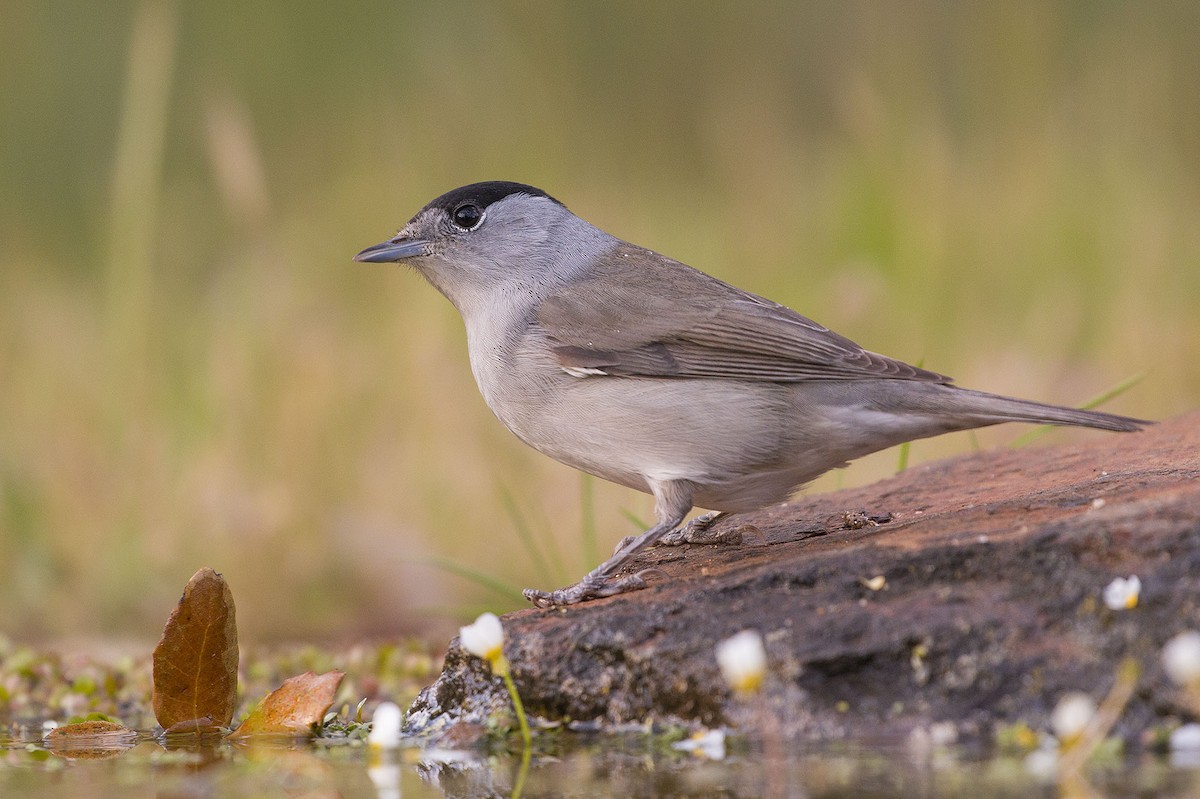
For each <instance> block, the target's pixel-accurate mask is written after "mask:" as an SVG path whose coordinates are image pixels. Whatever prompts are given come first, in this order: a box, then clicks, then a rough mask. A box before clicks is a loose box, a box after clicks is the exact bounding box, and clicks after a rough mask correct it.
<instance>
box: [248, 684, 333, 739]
mask: <svg viewBox="0 0 1200 799" xmlns="http://www.w3.org/2000/svg"><path fill="white" fill-rule="evenodd" d="M344 676H346V675H345V674H343V673H342V672H340V671H330V672H326V673H325V674H313V673H312V672H311V671H306V672H304V673H303V674H300V675H297V676H295V677H290V678H288V679H287V680H284V682H283V685H281V686H279V687H278V688H276V689H275V690H274V691H272V692H271V693H269V694H267V696H266V698H265V699H263V701H262V702H260V703H259V704H258V707H256V708H254V711H253V712H251V713H250V715H249V716H247V717H246V720H245V721H243V722H242V724H241V726H240V727H238V728H237V729H236V730H234V731H233V733H231V734H230V736H229V737H230V738H244V737H246V736H249V735H309V734H311V733H312V727H313V725H314V724H319V723H320V722H321V720H322V719H324V718H325V713H326V712H328V711H329V707H330V706H331V705H332V704H333V697H334V695H335V694H337V689H338V686H339V685H341V683H342V677H344Z"/></svg>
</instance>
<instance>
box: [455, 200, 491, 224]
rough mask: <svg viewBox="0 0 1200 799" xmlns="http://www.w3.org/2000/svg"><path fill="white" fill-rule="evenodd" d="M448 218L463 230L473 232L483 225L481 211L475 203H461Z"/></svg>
mask: <svg viewBox="0 0 1200 799" xmlns="http://www.w3.org/2000/svg"><path fill="white" fill-rule="evenodd" d="M450 218H451V219H453V220H454V224H456V225H458V226H459V227H460V228H462V229H463V230H474V229H475V228H477V227H479V226H480V224H482V223H483V210H482V209H481V208H480V207H479V206H478V205H476V204H475V203H463V204H462V205H460V206H458V207H457V208H455V209H454V213H453V214H451V215H450Z"/></svg>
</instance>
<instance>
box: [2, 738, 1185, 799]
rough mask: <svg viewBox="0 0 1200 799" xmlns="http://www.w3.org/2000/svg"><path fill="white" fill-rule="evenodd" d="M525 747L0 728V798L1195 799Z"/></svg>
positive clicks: (890, 770)
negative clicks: (92, 742)
mask: <svg viewBox="0 0 1200 799" xmlns="http://www.w3.org/2000/svg"><path fill="white" fill-rule="evenodd" d="M557 745H558V748H557V749H556V751H555V752H554V753H543V752H536V753H534V754H532V755H531V756H530V757H529V758H528V760H527V762H523V761H522V758H521V756H520V755H517V754H513V755H509V754H501V755H497V754H485V753H480V752H452V751H441V750H430V749H420V748H401V749H396V750H391V751H388V752H383V753H379V752H373V751H371V750H369V749H368V748H367V747H365V746H362V745H358V744H356V745H348V744H330V743H324V742H321V741H315V742H311V743H310V742H294V741H289V742H278V741H277V742H266V743H256V744H249V745H243V744H232V743H228V742H221V741H216V742H213V743H212V744H208V745H197V743H196V741H195V739H194V738H184V739H182V740H180V741H175V742H168V743H164V742H162V741H160V740H156V739H155V738H154V737H153V736H151V735H149V734H142V735H140V736H139V739H138V741H137V742H136V743H133V744H132V745H130V746H127V747H116V748H108V749H88V750H83V751H72V752H55V751H52V750H50V749H48V748H47V747H46V746H45V745H44V743H43V742H42V740H41V729H40V727H12V728H8V729H6V730H4V731H2V732H0V796H3V797H33V796H51V795H52V796H55V797H75V796H80V797H84V796H86V797H99V796H102V797H117V796H125V797H140V796H154V797H209V796H214V797H215V796H238V797H255V796H289V797H371V796H378V797H379V799H398V797H401V796H403V797H410V799H411V797H499V796H514V795H517V791H518V790H519V792H520V793H519V795H521V796H525V797H550V796H553V797H590V796H635V797H641V796H645V797H709V796H721V797H760V796H786V797H808V798H809V799H818V798H820V797H961V796H966V795H969V796H971V797H972V799H989V797H1039V796H1045V797H1055V796H1080V797H1092V796H1094V797H1126V796H1129V797H1134V796H1137V797H1149V796H1155V797H1196V796H1200V763H1190V764H1189V763H1186V762H1183V761H1181V760H1179V759H1176V760H1175V761H1174V762H1172V760H1171V759H1170V758H1167V757H1165V756H1151V755H1147V756H1144V757H1140V758H1137V759H1127V760H1124V761H1120V762H1115V763H1110V764H1108V765H1106V766H1103V767H1100V766H1098V767H1095V768H1092V769H1089V770H1088V772H1087V774H1086V781H1075V782H1073V783H1070V784H1066V785H1059V784H1056V782H1055V779H1054V778H1053V776H1043V777H1037V776H1035V775H1033V774H1031V773H1030V770H1029V769H1028V768H1027V767H1026V765H1025V762H1024V760H1023V759H1022V758H1020V757H990V758H979V757H975V756H972V755H971V754H970V753H968V752H966V751H964V750H961V749H957V748H934V749H928V748H920V749H915V748H913V747H911V746H907V745H904V744H896V745H880V746H871V747H866V746H856V745H846V744H838V745H829V746H809V747H803V748H794V749H792V750H791V751H789V752H787V753H786V754H784V755H781V756H778V757H776V758H765V757H763V756H762V754H761V753H759V752H756V751H753V750H749V749H746V748H744V747H739V745H738V742H737V741H731V742H730V751H729V753H728V754H726V756H725V757H723V758H722V759H719V760H713V759H708V758H705V757H701V756H698V755H696V754H690V753H686V752H679V751H675V750H672V749H671V748H670V747H668V746H665V745H664V744H663V743H662V741H661V740H658V739H655V738H653V737H647V736H632V737H629V736H622V737H617V736H612V737H604V738H591V739H571V740H569V741H559V742H558V744H557Z"/></svg>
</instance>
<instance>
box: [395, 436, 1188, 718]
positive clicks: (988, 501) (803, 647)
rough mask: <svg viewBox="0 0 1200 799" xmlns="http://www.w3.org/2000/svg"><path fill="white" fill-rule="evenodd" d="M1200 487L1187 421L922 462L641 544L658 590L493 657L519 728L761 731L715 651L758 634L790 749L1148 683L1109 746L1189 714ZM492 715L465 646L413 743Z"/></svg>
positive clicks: (483, 677) (1033, 713)
mask: <svg viewBox="0 0 1200 799" xmlns="http://www.w3.org/2000/svg"><path fill="white" fill-rule="evenodd" d="M1197 477H1200V413H1193V414H1190V415H1188V416H1185V417H1182V418H1178V419H1175V420H1172V421H1170V422H1164V423H1162V424H1159V425H1156V426H1154V427H1152V428H1150V429H1148V430H1146V431H1144V432H1141V433H1136V434H1126V435H1096V436H1094V437H1089V438H1088V439H1087V441H1086V443H1083V444H1072V445H1066V446H1058V447H1048V448H1041V447H1030V448H1025V449H1015V450H1014V449H1002V450H997V451H993V452H987V453H981V454H977V455H972V456H967V457H961V458H957V459H953V460H948V461H943V462H938V463H932V464H927V465H924V466H920V467H917V468H913V469H910V470H908V471H906V472H905V473H903V474H901V475H898V476H896V477H894V478H891V479H889V480H884V481H881V482H879V483H877V484H875V485H871V486H867V487H865V488H860V489H853V490H847V491H840V492H837V493H833V494H824V495H820V496H814V497H806V498H801V499H799V500H797V501H795V502H792V503H790V504H787V505H781V506H778V507H774V508H770V509H767V510H763V511H759V512H755V513H748V514H741V515H739V516H735V517H730V518H727V519H725V520H723V521H722V522H721V523H720V524H725V525H730V526H739V525H747V524H749V525H753V526H754V527H755V528H757V529H758V531H761V537H760V536H759V535H753V536H749V535H748V536H746V543H744V544H742V545H740V546H736V547H709V546H699V547H681V548H657V549H654V550H651V551H650V552H649V553H647V554H646V555H644V556H643V557H642V558H641V559H640V560H639V562H638V563H637V564H636V566H635V568H637V569H641V568H646V567H648V566H655V567H657V568H658V569H661V570H662V572H663V573H664V574H665V578H660V579H658V580H656V581H655V583H656V584H655V585H654V586H652V587H651V588H649V589H646V590H643V591H637V592H634V593H630V594H625V595H622V596H617V597H612V598H608V599H603V600H596V601H592V602H587V603H584V604H581V605H577V606H573V607H569V608H566V609H561V610H551V611H541V610H532V609H531V610H524V611H519V612H515V613H511V614H509V615H508V616H506V617H505V618H504V624H505V630H506V633H507V636H508V643H507V644H506V647H505V649H506V652H507V654H508V657H509V659H510V660H511V661H512V666H513V676H514V678H515V680H516V683H517V686H518V688H519V690H520V692H521V695H522V697H523V699H524V701H525V708H526V710H527V711H528V712H529V713H530V714H531V715H535V716H540V717H543V718H545V719H548V720H554V721H565V720H576V721H597V722H599V723H601V724H602V725H619V724H626V723H637V724H641V723H644V722H646V721H648V720H655V721H664V722H669V723H682V724H685V725H695V724H703V725H707V726H715V725H720V724H732V725H734V726H746V727H752V726H754V725H756V724H759V723H760V722H761V721H762V716H761V715H760V714H761V711H762V708H763V705H762V704H759V705H758V706H757V707H751V706H750V705H751V704H754V703H748V702H746V701H744V700H738V699H735V698H734V697H733V696H732V695H731V694H730V692H729V691H728V690H727V688H726V687H725V685H724V684H723V683H722V681H721V677H720V674H719V672H718V670H717V665H716V661H715V659H714V654H713V652H714V646H715V644H716V643H717V642H718V641H720V640H721V639H723V638H726V637H728V636H730V635H732V634H733V633H735V632H737V631H739V630H742V629H744V628H748V627H749V628H754V629H757V630H759V631H760V632H761V633H762V634H763V637H764V638H765V640H766V649H767V656H768V662H769V670H770V675H769V677H768V680H767V683H766V686H765V688H764V692H763V701H764V702H765V706H766V707H767V708H768V709H769V710H770V712H771V713H772V714H773V716H774V717H775V719H776V720H777V722H778V724H779V725H780V728H781V729H782V730H783V732H784V733H785V734H786V735H788V736H790V737H799V738H827V737H842V736H846V737H874V736H879V735H891V734H896V733H906V732H909V731H911V730H912V729H914V728H916V727H922V726H926V725H929V724H931V723H936V722H942V721H949V722H952V723H954V725H955V726H956V727H957V729H958V730H959V732H960V733H962V734H966V735H968V736H971V735H987V734H990V732H991V730H992V728H993V725H996V724H998V723H1004V722H1016V721H1024V722H1026V723H1029V724H1030V725H1032V726H1034V727H1040V728H1045V727H1046V725H1047V719H1048V717H1049V713H1050V711H1051V709H1052V708H1053V707H1054V704H1055V702H1056V701H1057V699H1058V697H1059V696H1060V695H1061V694H1062V693H1064V692H1066V691H1084V692H1087V693H1089V694H1091V695H1092V696H1093V697H1095V698H1096V699H1097V700H1099V699H1101V698H1102V697H1103V696H1104V695H1105V693H1106V692H1107V691H1108V689H1109V687H1110V686H1111V685H1112V682H1113V678H1114V676H1115V674H1116V670H1117V664H1118V663H1119V662H1120V661H1121V660H1122V658H1125V657H1133V658H1135V659H1136V660H1137V661H1138V662H1139V663H1140V664H1141V666H1142V675H1141V678H1140V682H1139V685H1138V690H1137V691H1136V692H1135V695H1134V697H1133V700H1132V701H1131V702H1130V704H1129V706H1128V707H1127V708H1126V709H1125V712H1124V714H1123V715H1122V717H1121V721H1120V722H1119V724H1118V727H1117V731H1118V732H1121V733H1124V734H1125V735H1126V736H1127V737H1132V738H1133V739H1136V735H1137V734H1138V733H1140V732H1142V731H1144V730H1146V729H1147V728H1150V727H1152V726H1155V725H1157V724H1161V723H1164V721H1165V720H1166V718H1167V717H1168V716H1171V715H1176V716H1180V715H1186V712H1185V710H1184V708H1183V707H1182V706H1181V705H1180V704H1179V700H1180V697H1179V696H1178V695H1177V693H1176V692H1175V690H1174V689H1173V687H1172V686H1171V685H1170V684H1169V681H1168V680H1167V679H1166V677H1165V675H1164V674H1163V672H1162V669H1161V666H1160V664H1159V652H1160V650H1161V648H1162V645H1163V643H1164V642H1165V641H1166V640H1167V639H1168V638H1170V637H1171V636H1172V635H1174V634H1175V633H1177V632H1179V631H1180V630H1183V629H1187V628H1189V627H1200V480H1197ZM887 514H891V518H890V520H887V519H888V516H887ZM864 519H865V520H866V522H865V523H863V524H860V523H859V522H860V521H862V520H864ZM873 519H874V520H884V521H881V522H880V521H875V522H872V520H873ZM1130 574H1136V575H1138V576H1139V577H1140V578H1141V580H1142V586H1143V588H1142V594H1141V601H1140V603H1139V604H1138V606H1137V607H1136V608H1135V609H1132V610H1124V611H1111V610H1109V609H1107V608H1106V607H1105V605H1104V603H1103V600H1102V599H1101V592H1102V591H1103V589H1104V587H1105V586H1106V585H1107V584H1108V583H1109V582H1110V581H1111V580H1112V579H1113V578H1114V577H1118V576H1127V575H1130ZM879 577H883V578H884V579H883V580H882V581H880V580H879V579H878V578H879ZM494 712H504V713H508V712H509V704H508V697H507V694H506V693H505V690H504V687H503V685H502V683H501V682H500V680H499V679H498V678H493V677H492V676H491V675H490V672H489V670H488V667H487V666H486V665H485V664H483V663H482V662H480V661H478V660H477V659H475V658H472V657H470V656H469V655H467V654H466V653H464V652H463V651H462V650H461V649H460V648H459V647H458V646H457V644H456V643H455V644H453V645H452V646H451V649H450V652H449V654H448V655H447V657H446V664H445V668H444V671H443V673H442V675H441V677H440V678H439V679H438V681H437V682H436V683H435V684H434V685H432V686H430V687H429V688H427V689H426V690H425V691H424V692H422V694H421V695H420V696H419V697H418V698H417V700H416V702H414V704H413V706H412V709H411V710H410V713H409V717H408V725H409V730H408V731H409V732H410V733H414V734H416V733H426V734H430V735H437V734H438V732H439V731H440V730H444V729H447V728H449V727H450V726H451V725H452V724H454V723H457V722H469V723H482V722H483V721H484V720H485V719H486V718H487V717H488V716H489V715H490V714H492V713H494Z"/></svg>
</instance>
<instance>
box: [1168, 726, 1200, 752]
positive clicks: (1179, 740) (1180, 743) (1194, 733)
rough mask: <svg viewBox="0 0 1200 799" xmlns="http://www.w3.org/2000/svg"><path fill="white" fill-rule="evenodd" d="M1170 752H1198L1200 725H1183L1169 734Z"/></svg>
mask: <svg viewBox="0 0 1200 799" xmlns="http://www.w3.org/2000/svg"><path fill="white" fill-rule="evenodd" d="M1170 743H1171V751H1172V752H1182V751H1188V752H1200V724H1184V725H1183V726H1182V727H1180V728H1179V729H1177V730H1175V731H1174V732H1172V733H1171V742H1170Z"/></svg>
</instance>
